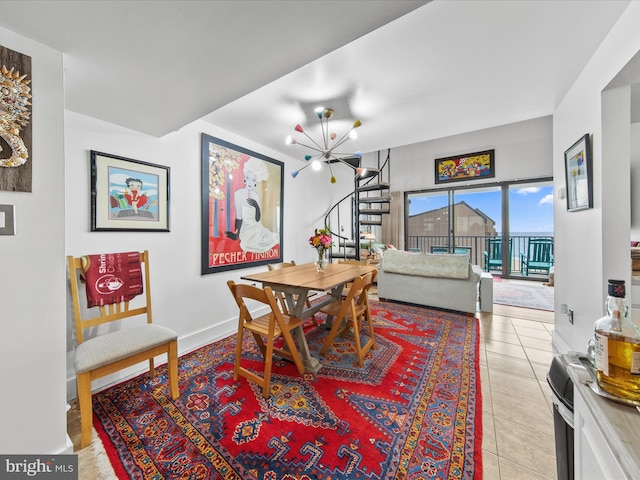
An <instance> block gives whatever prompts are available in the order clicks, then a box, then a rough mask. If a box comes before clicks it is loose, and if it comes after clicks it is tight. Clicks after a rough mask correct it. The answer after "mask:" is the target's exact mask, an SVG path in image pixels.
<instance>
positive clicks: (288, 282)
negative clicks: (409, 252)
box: [241, 263, 376, 373]
mask: <svg viewBox="0 0 640 480" xmlns="http://www.w3.org/2000/svg"><path fill="white" fill-rule="evenodd" d="M375 269H376V267H375V266H373V265H352V264H348V263H329V265H327V268H326V269H325V271H324V272H318V271H317V270H316V264H315V263H305V264H301V265H295V266H291V267H287V268H282V269H279V270H271V271H268V272H259V273H253V274H248V275H244V276H242V277H241V278H242V279H243V280H247V281H249V282H257V283H261V284H262V286H263V287H267V286H268V287H271V290H273V291H276V292H282V294H283V295H284V297H285V300H286V302H287V306H288V308H289V312H290V315H291V316H292V317H295V318H299V319H301V320H304V319H307V318H309V317H311V315H313V314H314V313H316V312H317V311H318V310H320V309H321V308H322V307H324V306H325V305H327V304H329V303H331V302H332V301H334V300H335V299H336V298H339V297H340V294H341V293H342V290H343V288H344V286H345V285H346V284H347V283H349V282H352V281H353V280H355V279H356V278H357V277H359V276H361V275H364V274H366V273H369V272H371V271H372V270H375ZM311 291H314V292H326V293H328V295H327V298H326V299H324V300H322V301H320V302H316V303H315V304H314V305H312V306H311V307H307V306H306V303H305V299H306V298H307V296H308V295H309V292H311ZM294 338H295V340H296V343H297V345H298V349H299V353H300V358H301V359H302V363H303V364H304V366H305V369H306V370H308V371H310V372H313V373H317V372H318V371H320V369H321V368H322V364H321V363H320V361H319V360H318V359H317V358H315V357H314V356H312V355H311V353H310V352H309V346H308V344H307V339H306V338H305V336H304V330H303V328H302V326H300V327H298V328H296V329H295V330H294Z"/></svg>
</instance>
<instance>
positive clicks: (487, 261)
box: [484, 238, 513, 272]
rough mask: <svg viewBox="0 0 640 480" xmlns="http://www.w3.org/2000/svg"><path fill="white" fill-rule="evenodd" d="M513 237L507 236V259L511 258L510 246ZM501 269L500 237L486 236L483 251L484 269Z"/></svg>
mask: <svg viewBox="0 0 640 480" xmlns="http://www.w3.org/2000/svg"><path fill="white" fill-rule="evenodd" d="M512 244H513V239H512V238H509V259H511V251H512V250H511V248H512ZM491 270H500V271H502V238H488V239H487V249H486V250H485V251H484V271H485V272H489V271H491Z"/></svg>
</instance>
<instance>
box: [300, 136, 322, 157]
mask: <svg viewBox="0 0 640 480" xmlns="http://www.w3.org/2000/svg"><path fill="white" fill-rule="evenodd" d="M302 133H303V134H304V136H305V137H307V138H308V139H309V140H311V141H312V142H313V144H314V145H315V146H317V147H318V148H317V149H316V148H314V150H318V151H319V152H322V151H323V148H322V147H321V146H320V145H318V142H316V141H315V140H314V139H313V138H311V137H310V136H309V134H307V132H304V131H303V132H302ZM301 145H302V144H301ZM310 148H313V147H310Z"/></svg>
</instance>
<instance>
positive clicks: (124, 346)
mask: <svg viewBox="0 0 640 480" xmlns="http://www.w3.org/2000/svg"><path fill="white" fill-rule="evenodd" d="M86 258H87V257H72V256H69V257H68V258H67V259H68V263H69V277H70V283H71V296H72V302H73V313H74V318H75V332H76V340H77V343H78V345H77V347H76V352H75V369H76V380H77V388H78V407H79V409H80V422H81V430H82V438H81V444H80V448H84V447H86V446H88V445H89V444H90V443H91V433H92V426H93V422H92V418H93V412H92V398H91V382H92V381H93V380H95V379H97V378H100V377H104V376H105V375H109V374H111V373H114V372H116V371H118V370H122V369H124V368H127V367H130V366H132V365H135V364H137V363H140V362H143V361H147V360H148V361H149V371H150V374H151V377H153V376H154V375H155V371H154V364H153V359H154V357H156V356H158V355H162V354H167V359H168V380H169V393H170V394H171V398H173V399H176V398H178V397H179V396H180V392H179V389H178V335H177V334H176V332H174V331H173V330H171V329H169V328H166V327H162V326H160V325H154V324H153V323H152V317H151V291H150V285H149V252H148V251H146V250H145V251H144V252H140V268H141V270H142V272H141V273H142V274H143V283H142V286H143V293H142V294H140V295H138V296H137V297H136V298H135V299H133V300H131V301H120V302H117V303H112V304H107V305H99V306H97V307H92V308H81V300H80V297H81V292H83V291H84V290H85V289H84V288H82V289H81V288H80V287H79V284H80V283H81V282H82V280H83V279H84V270H85V269H84V267H83V259H84V260H85V261H86ZM130 303H131V305H130ZM83 305H86V298H85V302H83ZM134 305H135V306H134ZM96 308H97V310H98V311H97V312H96V310H95V309H96ZM93 313H96V314H93ZM130 317H140V318H144V319H145V320H146V321H145V323H143V324H141V325H140V324H138V325H136V326H128V325H125V324H126V323H127V322H124V320H126V319H128V318H130ZM109 322H116V323H118V324H119V325H118V326H117V327H115V324H114V327H115V328H114V329H112V330H111V331H110V332H109V333H103V334H98V335H96V336H93V337H91V338H86V337H85V332H86V330H87V329H92V330H97V329H98V327H99V326H100V325H103V324H106V323H109Z"/></svg>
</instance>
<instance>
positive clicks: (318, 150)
mask: <svg viewBox="0 0 640 480" xmlns="http://www.w3.org/2000/svg"><path fill="white" fill-rule="evenodd" d="M312 141H313V140H312ZM313 143H316V142H313ZM295 145H302V146H303V147H307V148H310V149H311V150H315V151H316V152H320V153H322V152H324V150H322V148H320V146H319V145H318V144H317V143H316V145H318V148H316V147H314V146H312V145H307V144H305V143H301V142H298V141H296V143H295Z"/></svg>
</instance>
